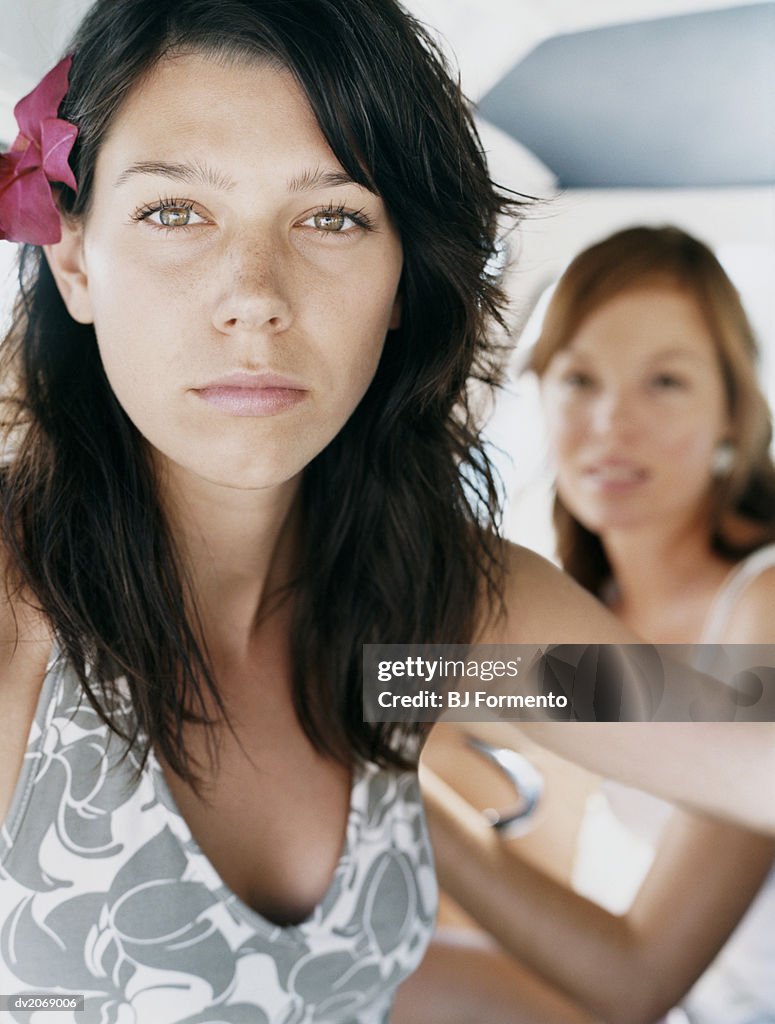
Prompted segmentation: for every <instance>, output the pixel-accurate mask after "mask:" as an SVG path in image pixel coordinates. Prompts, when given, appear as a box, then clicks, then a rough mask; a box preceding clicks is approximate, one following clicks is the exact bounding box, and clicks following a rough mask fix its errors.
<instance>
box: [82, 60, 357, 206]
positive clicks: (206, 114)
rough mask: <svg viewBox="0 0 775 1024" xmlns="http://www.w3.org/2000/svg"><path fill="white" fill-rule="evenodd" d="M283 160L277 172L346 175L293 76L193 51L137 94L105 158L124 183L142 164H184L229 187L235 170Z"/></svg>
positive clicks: (158, 68)
mask: <svg viewBox="0 0 775 1024" xmlns="http://www.w3.org/2000/svg"><path fill="white" fill-rule="evenodd" d="M280 157H282V167H281V166H280V164H278V165H277V169H278V173H279V172H280V171H283V172H285V171H287V169H288V168H289V167H291V166H294V167H295V166H298V167H299V168H301V169H302V171H305V172H306V171H308V169H309V168H310V167H312V168H315V167H322V168H323V169H324V170H328V171H329V172H332V173H333V172H335V171H337V170H339V171H341V168H340V166H339V164H338V162H337V161H336V158H335V157H334V155H333V153H332V152H331V150H330V147H329V145H328V143H327V142H326V140H325V137H324V136H323V133H322V131H321V129H320V126H319V125H318V122H317V120H316V118H315V115H314V113H313V111H312V108H311V107H310V104H309V101H308V100H307V97H306V95H305V94H304V92H303V90H302V89H301V87H300V86H299V84H298V82H297V81H296V79H295V77H294V76H293V75H292V74H291V72H289V71H288V70H286V69H285V68H282V67H279V66H277V64H276V63H273V62H272V63H270V62H264V61H255V62H251V63H248V62H246V61H244V60H243V61H239V62H231V63H228V64H227V63H224V62H223V61H220V60H217V59H214V58H212V57H210V56H208V55H206V54H200V53H190V54H184V55H176V56H174V57H172V58H163V59H162V60H161V61H159V62H158V63H157V65H155V67H154V68H153V69H152V71H151V72H150V73H149V74H148V75H147V76H145V77H144V79H143V80H142V81H141V82H140V83H139V84H138V85H137V87H136V88H135V89H134V90H133V91H132V92H131V93H130V95H129V96H128V97H127V99H126V100H125V102H124V104H123V105H122V107H121V108H120V110H119V111H118V113H117V114H116V117H115V120H114V122H113V124H112V126H111V129H110V132H109V133H108V135H107V137H106V140H105V143H104V145H103V152H102V153H101V156H100V160H101V162H102V164H103V165H105V164H109V165H110V173H111V174H113V175H115V174H118V175H119V177H120V178H121V183H123V180H125V176H126V173H127V170H128V169H131V168H132V167H134V166H136V165H137V164H142V163H147V164H150V163H154V162H155V163H157V164H159V165H161V164H175V163H179V162H181V161H182V162H184V163H185V162H189V163H194V164H196V165H199V166H200V168H202V169H203V170H202V176H203V177H205V178H208V177H209V178H210V179H211V180H210V183H211V184H218V185H220V186H222V187H225V188H228V187H229V185H230V184H233V182H230V180H229V179H230V177H233V175H232V174H231V173H230V168H231V170H234V169H235V168H234V167H233V166H232V165H239V166H240V167H241V168H242V169H243V170H244V169H245V167H246V166H247V165H248V162H249V161H252V162H253V163H254V164H255V165H256V167H257V168H260V167H261V165H262V163H266V162H268V161H269V160H270V159H271V160H273V161H275V162H277V161H278V159H279V158H280ZM264 169H266V168H264ZM213 179H215V180H213Z"/></svg>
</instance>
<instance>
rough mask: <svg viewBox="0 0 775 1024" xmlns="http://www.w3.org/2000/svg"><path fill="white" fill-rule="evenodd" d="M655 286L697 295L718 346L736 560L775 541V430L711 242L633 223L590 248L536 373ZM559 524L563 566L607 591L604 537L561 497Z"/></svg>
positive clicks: (739, 313)
mask: <svg viewBox="0 0 775 1024" xmlns="http://www.w3.org/2000/svg"><path fill="white" fill-rule="evenodd" d="M655 284H656V285H660V284H663V285H666V286H668V287H675V288H678V289H680V290H681V291H683V292H685V293H686V294H688V295H690V296H691V297H692V298H693V299H694V301H695V302H696V303H697V307H698V309H699V310H700V312H701V314H702V316H703V318H704V320H705V323H706V325H707V328H708V331H709V333H710V335H711V337H712V339H713V342H714V344H715V346H716V353H717V355H718V360H719V366H720V368H721V373H722V377H723V381H724V387H725V391H726V400H727V409H728V412H729V419H730V425H731V426H730V435H729V440H730V442H731V443H732V444H733V445H734V450H735V461H734V466H733V467H732V469H731V472H729V473H728V474H726V475H724V476H719V477H717V478H716V479H715V480H714V486H713V492H712V494H711V497H710V507H709V513H710V526H711V545H712V548H713V550H714V551H716V552H717V553H719V554H721V555H722V556H723V557H726V558H729V559H730V560H735V559H738V558H740V557H742V556H744V555H745V554H747V553H748V552H750V551H751V550H754V549H755V548H757V547H759V546H760V545H761V544H763V543H766V542H768V541H770V540H775V466H773V463H772V459H771V457H770V454H769V446H770V441H771V439H772V425H771V419H770V410H769V407H768V405H767V400H766V399H765V397H764V395H763V393H762V391H761V388H760V386H759V382H758V379H757V360H758V347H757V344H756V339H755V337H754V333H753V330H752V328H751V325H750V323H749V321H748V317H747V316H746V313H745V310H744V309H743V304H742V302H741V301H740V296H739V294H738V292H737V289H736V288H735V286H734V285H733V284H732V282H731V281H730V279H729V278H728V277H727V275H726V273H725V271H724V269H723V267H722V266H721V264H720V263H719V261H718V260H717V259H716V257H715V256H714V255H713V253H712V252H711V251H710V249H708V247H707V246H706V245H703V243H702V242H700V241H698V240H697V239H696V238H693V237H692V236H691V235H688V234H686V232H684V231H681V230H680V229H679V228H676V227H659V228H654V227H633V228H627V229H626V230H624V231H618V232H617V233H616V234H614V235H611V236H610V237H608V238H606V239H604V240H603V241H601V242H598V243H597V244H596V245H593V246H591V247H590V248H588V249H585V250H584V251H583V252H582V253H580V254H579V255H578V256H577V257H576V258H575V259H574V260H573V262H572V263H571V264H570V265H569V266H568V268H567V270H566V271H565V273H564V274H563V275H562V277H561V278H560V281H559V283H558V284H557V288H556V289H555V292H554V295H553V296H552V299H551V302H550V303H549V306H548V309H547V312H546V316H545V319H544V323H543V327H542V330H541V335H540V337H539V339H538V341H537V343H536V345H535V348H534V350H533V353H532V356H531V359H530V363H529V367H528V368H529V369H531V370H533V371H534V372H535V373H536V374H537V375H538V376H539V377H541V376H542V375H543V374H544V373H545V371H546V369H547V367H548V366H549V364H550V362H551V361H552V359H553V358H554V356H555V355H556V354H557V352H559V351H560V350H561V349H563V348H565V346H566V345H568V344H569V343H570V341H571V340H572V339H573V337H574V336H575V334H576V332H577V331H578V330H579V328H580V326H581V324H582V322H583V321H584V320H585V319H586V318H587V317H588V316H589V315H590V314H591V313H592V312H593V311H594V310H596V309H598V308H599V307H600V306H602V305H603V304H604V303H606V302H608V301H609V300H610V299H612V298H613V297H614V296H616V295H619V294H621V293H622V292H626V291H630V290H634V289H636V288H641V287H643V286H647V285H655ZM554 521H555V529H556V532H557V550H558V555H559V557H560V559H561V560H562V563H563V566H564V567H565V569H566V570H567V571H568V572H569V573H570V574H571V575H572V576H574V577H575V578H576V579H577V580H578V581H579V582H580V583H581V584H582V585H584V586H585V587H587V588H588V589H589V590H592V591H593V592H595V593H597V592H599V590H600V587H601V586H602V584H603V583H604V582H605V580H606V579H607V578H608V577H609V576H610V569H609V566H608V561H607V559H606V557H605V552H604V551H603V546H602V544H601V543H600V540H599V538H598V537H597V535H596V534H594V533H592V532H591V531H590V530H588V529H586V527H584V526H583V525H582V524H581V523H579V522H578V520H577V519H576V518H575V517H574V516H573V515H572V514H571V513H570V511H569V510H568V508H567V507H566V506H565V505H564V503H563V502H562V500H561V499H560V498H559V496H558V497H556V498H555V506H554ZM741 524H742V525H744V526H745V528H744V529H742V530H741V528H740V527H741Z"/></svg>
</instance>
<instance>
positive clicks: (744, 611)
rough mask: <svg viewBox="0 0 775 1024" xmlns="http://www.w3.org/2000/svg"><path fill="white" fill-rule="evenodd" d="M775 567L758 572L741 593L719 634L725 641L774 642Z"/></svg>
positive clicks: (743, 642)
mask: <svg viewBox="0 0 775 1024" xmlns="http://www.w3.org/2000/svg"><path fill="white" fill-rule="evenodd" d="M773 608H775V566H772V567H771V568H769V569H765V570H764V572H761V573H759V575H758V576H756V578H755V579H753V580H752V581H751V582H750V583H749V584H748V585H747V586H746V588H745V590H744V591H743V592H742V594H741V595H740V597H739V598H738V600H737V602H736V604H735V608H734V610H733V611H732V613H731V615H730V616H729V620H728V622H727V624H726V626H725V628H724V633H723V636H722V638H721V639H722V642H723V643H729V644H775V617H774V616H773V614H772V609H773Z"/></svg>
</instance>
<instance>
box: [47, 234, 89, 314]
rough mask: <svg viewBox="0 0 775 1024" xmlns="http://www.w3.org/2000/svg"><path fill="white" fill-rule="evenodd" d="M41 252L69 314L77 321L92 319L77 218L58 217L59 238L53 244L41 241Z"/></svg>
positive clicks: (81, 235) (81, 239) (81, 237)
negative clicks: (60, 232)
mask: <svg viewBox="0 0 775 1024" xmlns="http://www.w3.org/2000/svg"><path fill="white" fill-rule="evenodd" d="M43 252H44V253H45V254H46V259H47V260H48V265H49V267H50V268H51V273H52V274H53V275H54V280H55V281H56V284H57V288H58V289H59V294H60V295H61V296H62V301H63V302H64V304H65V306H67V311H68V313H69V314H70V316H71V317H72V318H73V320H77V321H78V323H79V324H91V323H94V314H93V313H92V308H91V301H90V299H89V279H88V276H87V273H86V264H85V261H84V255H83V229H82V227H81V223H80V221H71V220H68V219H67V218H65V217H62V239H61V241H59V242H57V243H56V244H55V245H44V246H43Z"/></svg>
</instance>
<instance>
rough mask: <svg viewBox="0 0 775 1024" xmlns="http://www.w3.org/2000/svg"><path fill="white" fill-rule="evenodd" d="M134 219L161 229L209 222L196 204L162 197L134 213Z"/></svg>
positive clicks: (173, 229)
mask: <svg viewBox="0 0 775 1024" xmlns="http://www.w3.org/2000/svg"><path fill="white" fill-rule="evenodd" d="M132 220H133V221H147V222H148V224H149V225H150V226H151V227H153V228H157V229H159V230H167V231H175V230H182V231H184V230H185V229H186V228H191V227H198V226H199V225H201V224H207V223H208V221H207V219H206V218H205V217H203V216H201V215H200V214H198V213H197V212H196V210H194V204H193V203H192V202H189V201H188V200H182V199H161V200H159V202H158V203H153V204H152V205H149V206H143V207H141V208H140V209H139V210H136V211H135V212H134V214H132Z"/></svg>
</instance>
